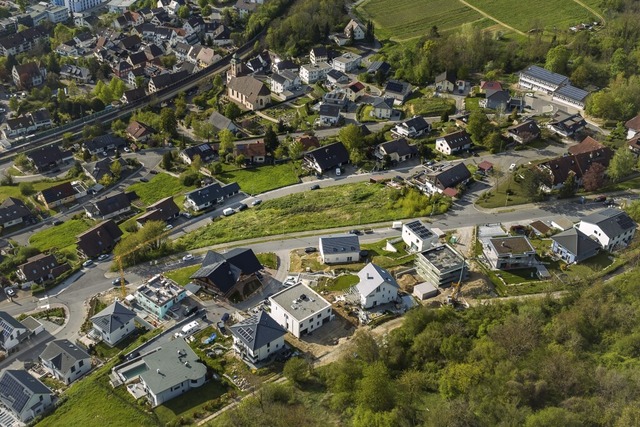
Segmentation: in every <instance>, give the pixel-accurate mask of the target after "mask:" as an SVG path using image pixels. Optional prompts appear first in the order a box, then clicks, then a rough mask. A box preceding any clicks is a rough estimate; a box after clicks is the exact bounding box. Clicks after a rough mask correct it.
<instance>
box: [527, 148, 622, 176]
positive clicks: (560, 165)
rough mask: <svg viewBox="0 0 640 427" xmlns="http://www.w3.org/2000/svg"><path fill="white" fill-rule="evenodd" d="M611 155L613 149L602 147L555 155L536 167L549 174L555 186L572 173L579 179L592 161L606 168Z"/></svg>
mask: <svg viewBox="0 0 640 427" xmlns="http://www.w3.org/2000/svg"><path fill="white" fill-rule="evenodd" d="M612 157H613V150H611V149H610V148H609V147H603V148H601V149H599V150H595V151H590V152H582V153H579V154H576V155H568V156H562V157H556V158H555V159H551V160H548V161H546V162H543V163H540V164H539V165H538V167H539V168H541V169H542V170H545V169H546V170H547V171H548V172H549V173H550V174H551V179H552V185H554V186H555V185H560V184H563V183H564V182H565V181H566V180H567V178H568V177H569V175H570V174H572V173H573V174H575V176H576V178H577V179H581V178H582V177H583V176H584V174H585V173H586V172H587V171H588V170H589V168H590V167H591V165H592V164H593V163H600V164H601V165H602V166H604V167H605V168H606V167H607V166H608V165H609V162H610V161H611V158H612Z"/></svg>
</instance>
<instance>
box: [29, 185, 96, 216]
mask: <svg viewBox="0 0 640 427" xmlns="http://www.w3.org/2000/svg"><path fill="white" fill-rule="evenodd" d="M86 195H87V190H86V189H85V188H84V186H83V185H82V183H78V182H75V181H74V182H69V181H67V182H63V183H60V184H56V185H54V186H52V187H49V188H47V189H44V190H42V191H41V192H39V193H38V195H37V196H36V198H37V199H38V200H40V201H41V202H42V203H43V204H44V205H45V206H46V207H47V209H53V208H55V207H57V206H61V205H65V204H67V203H73V202H75V201H76V200H77V199H79V198H81V197H84V196H86Z"/></svg>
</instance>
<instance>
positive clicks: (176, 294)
mask: <svg viewBox="0 0 640 427" xmlns="http://www.w3.org/2000/svg"><path fill="white" fill-rule="evenodd" d="M186 296H187V291H185V289H184V288H182V287H180V286H178V285H177V284H175V283H174V282H173V280H169V279H167V278H166V277H163V276H161V275H157V276H154V277H152V278H151V279H149V281H148V282H147V283H145V284H144V285H142V286H140V287H139V288H138V289H137V290H136V293H135V298H136V301H137V302H138V304H140V305H141V306H142V308H144V309H145V310H146V311H148V312H149V313H151V314H153V315H155V316H157V317H158V318H159V319H162V318H163V317H164V316H165V315H166V314H167V311H169V309H171V307H173V306H174V305H175V304H178V303H179V302H180V301H182V300H183V299H184V298H185V297H186Z"/></svg>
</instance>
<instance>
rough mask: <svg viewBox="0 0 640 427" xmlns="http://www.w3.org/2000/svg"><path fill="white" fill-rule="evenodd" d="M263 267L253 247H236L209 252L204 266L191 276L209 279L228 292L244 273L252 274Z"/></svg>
mask: <svg viewBox="0 0 640 427" xmlns="http://www.w3.org/2000/svg"><path fill="white" fill-rule="evenodd" d="M261 269H262V264H260V261H259V260H258V258H257V257H256V255H255V253H254V252H253V251H252V250H251V249H246V248H234V249H231V250H230V251H229V252H226V253H224V254H220V253H218V252H215V251H209V252H207V255H205V257H204V259H203V260H202V267H201V268H200V269H199V270H198V271H196V272H195V273H194V274H193V275H192V276H191V278H192V279H200V280H203V281H207V282H209V283H211V284H212V285H214V286H215V287H217V288H218V289H219V290H220V291H222V292H224V293H226V292H227V291H229V290H230V289H231V288H232V287H233V286H234V285H235V284H236V282H237V281H238V279H239V278H240V276H242V275H245V276H247V275H250V274H253V273H255V272H257V271H259V270H261Z"/></svg>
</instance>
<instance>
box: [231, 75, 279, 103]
mask: <svg viewBox="0 0 640 427" xmlns="http://www.w3.org/2000/svg"><path fill="white" fill-rule="evenodd" d="M227 86H228V87H229V89H231V90H235V91H236V92H239V93H241V94H242V95H244V96H245V97H246V98H247V101H249V102H250V103H252V104H254V103H256V102H258V98H259V97H262V96H269V95H270V94H271V92H270V91H269V88H268V87H267V86H266V85H265V84H264V83H262V82H261V81H260V80H258V79H256V78H255V77H252V76H243V77H234V78H232V79H231V81H230V82H229V84H228V85H227Z"/></svg>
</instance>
